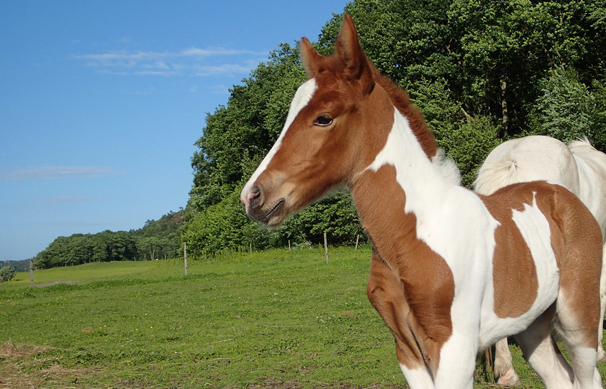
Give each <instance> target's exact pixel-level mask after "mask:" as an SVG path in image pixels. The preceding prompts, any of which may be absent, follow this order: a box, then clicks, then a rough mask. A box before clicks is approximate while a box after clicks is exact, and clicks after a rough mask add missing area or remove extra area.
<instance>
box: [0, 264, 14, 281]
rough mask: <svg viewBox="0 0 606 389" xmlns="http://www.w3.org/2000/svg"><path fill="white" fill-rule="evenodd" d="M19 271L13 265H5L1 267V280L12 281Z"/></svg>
mask: <svg viewBox="0 0 606 389" xmlns="http://www.w3.org/2000/svg"><path fill="white" fill-rule="evenodd" d="M16 273H17V271H16V270H15V268H14V267H12V266H4V267H2V268H0V282H6V281H10V280H12V279H13V278H15V274H16Z"/></svg>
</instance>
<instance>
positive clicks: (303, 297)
mask: <svg viewBox="0 0 606 389" xmlns="http://www.w3.org/2000/svg"><path fill="white" fill-rule="evenodd" d="M369 261H370V249H369V248H368V247H363V248H361V249H360V250H357V251H356V250H353V249H351V248H331V249H330V257H329V263H328V264H326V263H325V262H324V252H323V249H320V248H317V249H316V248H314V249H306V250H300V251H297V250H293V251H287V250H272V251H267V252H262V253H254V254H252V255H248V254H231V255H226V256H224V257H223V258H220V259H217V260H213V261H190V262H189V269H188V273H189V275H188V276H184V275H183V262H182V261H179V260H165V261H153V262H152V261H150V262H114V263H103V264H88V265H81V266H76V267H67V268H57V269H50V270H44V271H37V272H36V273H35V280H36V284H37V285H45V284H46V285H52V286H46V287H35V288H31V289H30V288H29V273H20V274H19V276H18V279H17V282H12V285H11V283H3V284H0V345H2V344H3V345H4V346H2V347H1V348H0V388H4V387H6V388H8V387H11V388H19V387H32V386H35V387H40V386H43V387H47V388H67V387H74V388H82V387H85V388H201V387H219V388H223V387H268V386H269V387H291V388H292V387H302V388H308V387H309V388H311V387H355V388H362V387H390V388H394V387H406V383H405V380H404V378H403V377H402V374H401V372H400V369H399V367H398V364H397V361H396V358H395V352H394V343H393V339H392V336H391V334H390V333H389V330H388V329H387V327H386V326H385V325H384V323H383V321H382V320H381V318H380V317H379V315H378V314H377V313H376V312H375V310H374V309H373V308H372V307H371V306H370V303H369V302H368V300H367V298H366V282H367V277H368V266H369ZM56 282H61V283H57V284H54V283H56ZM65 282H67V283H65ZM514 356H515V358H516V362H517V365H521V366H520V369H523V370H522V372H523V375H524V377H523V378H524V384H525V385H526V386H527V387H534V388H540V387H542V386H541V385H540V384H539V383H538V381H537V378H536V375H534V373H532V372H530V370H529V369H528V368H527V366H524V363H523V362H522V360H521V356H520V353H519V350H517V351H516V352H515V353H514ZM483 379H484V378H483V376H482V375H481V374H478V379H477V381H478V382H477V384H476V387H477V388H484V387H486V388H487V387H492V385H491V384H489V383H484V382H483ZM3 385H4V386H3ZM19 385H22V386H19Z"/></svg>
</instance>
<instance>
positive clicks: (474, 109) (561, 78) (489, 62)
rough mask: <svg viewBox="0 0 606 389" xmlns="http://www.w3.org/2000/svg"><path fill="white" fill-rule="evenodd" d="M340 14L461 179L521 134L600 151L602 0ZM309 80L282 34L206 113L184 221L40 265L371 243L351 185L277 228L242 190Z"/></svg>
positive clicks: (469, 0) (400, 4)
mask: <svg viewBox="0 0 606 389" xmlns="http://www.w3.org/2000/svg"><path fill="white" fill-rule="evenodd" d="M344 12H346V13H348V14H350V15H351V16H352V17H353V19H354V22H355V23H356V27H357V29H358V33H359V38H360V41H361V43H362V46H363V47H364V49H365V52H366V53H367V55H368V57H369V58H370V60H371V61H372V62H373V63H374V64H375V66H376V67H377V68H378V69H379V71H381V72H382V73H383V74H385V75H387V76H388V77H390V78H391V79H392V80H393V81H395V82H396V83H397V84H398V85H399V86H401V87H402V88H404V89H406V90H407V91H408V92H409V93H410V95H411V99H412V101H413V102H414V103H415V104H416V105H417V106H418V107H419V108H420V109H421V111H422V112H423V114H424V116H425V118H426V121H427V123H428V124H429V127H430V128H431V129H432V130H433V132H434V133H435V135H436V139H437V142H438V144H439V146H440V147H442V148H443V149H444V150H445V152H446V153H447V154H448V155H449V156H451V157H452V158H453V159H454V160H455V161H456V162H457V164H458V166H459V169H460V170H461V175H462V181H463V185H465V186H468V187H470V186H471V184H472V182H473V180H474V178H475V174H476V170H477V168H478V166H479V165H480V164H481V163H482V161H483V160H484V159H485V158H486V156H487V155H488V153H489V152H490V151H491V150H492V149H493V148H494V147H496V146H497V145H498V144H499V143H501V142H503V141H504V140H507V139H511V138H514V137H520V136H525V135H531V134H544V135H550V136H553V137H556V138H558V139H561V140H563V141H570V140H574V139H576V138H579V137H583V136H586V137H587V138H588V139H589V140H590V141H591V142H592V144H593V145H594V146H595V147H596V148H598V149H600V150H602V151H606V56H604V48H605V47H606V0H557V1H556V0H554V1H534V0H533V1H530V0H502V1H491V0H355V1H352V2H350V3H349V4H348V5H347V6H346V7H345V9H344ZM342 16H343V15H342V14H341V15H334V17H333V18H332V19H331V20H329V21H327V23H326V24H325V26H324V27H323V28H322V31H321V33H320V35H319V37H318V39H317V40H316V41H315V42H314V45H315V47H316V49H317V50H318V51H320V52H321V53H324V54H330V53H331V52H332V51H333V49H334V48H333V46H334V42H335V40H336V36H337V33H338V31H339V29H340V27H341V22H342ZM306 78H307V76H306V74H305V71H304V70H303V68H302V66H301V63H300V61H299V51H298V48H297V46H296V44H295V45H291V44H288V43H283V44H281V45H279V47H278V48H277V49H275V50H274V51H272V52H271V53H270V55H269V58H268V60H267V61H266V62H264V63H262V64H260V65H259V66H258V67H257V68H256V69H254V70H253V71H252V72H251V74H250V75H249V77H247V78H245V79H244V80H242V82H241V83H240V84H238V85H234V86H233V87H232V89H230V96H229V99H228V101H227V104H226V105H222V106H219V107H218V108H216V110H215V111H214V112H213V113H210V114H208V115H207V117H206V123H205V126H204V128H203V134H202V136H201V137H200V139H198V140H197V141H196V143H195V145H196V146H197V148H198V150H197V151H196V152H195V153H194V155H193V156H192V159H191V166H192V168H193V171H194V179H193V186H192V189H191V191H190V198H189V201H188V204H187V207H186V212H183V214H181V215H180V216H179V222H178V223H173V224H170V223H169V224H166V220H165V218H164V217H163V218H162V219H161V221H162V222H161V223H159V222H160V221H150V222H149V224H148V223H146V226H145V227H144V228H142V229H141V230H137V231H129V232H116V233H113V232H110V231H105V232H102V233H100V234H96V235H81V234H77V235H74V236H71V237H68V238H57V240H55V241H54V242H53V243H52V244H51V245H50V246H49V247H48V248H47V249H46V250H45V251H43V252H42V253H40V254H39V255H38V256H37V257H36V266H38V267H49V266H61V265H68V264H78V263H85V262H90V261H109V260H133V259H137V260H139V259H154V258H161V257H163V256H168V257H171V256H175V255H181V251H180V250H181V247H182V243H183V242H186V243H187V252H188V255H192V256H194V257H204V256H212V255H214V254H215V253H216V252H218V251H221V250H225V249H228V250H249V249H250V248H251V247H253V248H255V249H264V248H269V247H284V246H285V245H287V244H288V243H290V244H292V245H293V246H295V247H296V246H298V245H303V246H308V245H313V244H318V243H321V242H322V240H323V234H324V232H326V233H327V235H328V236H329V240H330V242H331V243H332V244H353V243H354V242H355V241H356V239H357V238H358V237H360V236H361V237H362V240H364V234H363V231H362V227H361V225H360V222H359V219H358V216H357V212H356V210H355V207H354V205H353V202H352V200H351V197H350V195H349V194H348V193H347V192H346V191H342V192H337V193H335V194H333V195H331V196H329V197H327V198H326V199H324V200H322V201H320V202H318V203H316V204H314V205H312V206H310V207H308V208H306V209H305V210H303V211H301V212H300V213H299V214H297V215H295V216H293V217H290V218H289V219H287V220H286V221H285V223H284V225H283V226H281V227H280V228H276V229H269V228H266V227H263V226H260V225H259V224H258V223H255V222H253V221H251V220H249V219H248V218H247V216H246V215H245V213H244V212H243V207H242V205H241V203H240V200H239V193H240V191H241V188H242V186H243V185H244V183H245V181H246V180H247V179H248V177H250V175H251V174H252V173H253V171H254V170H255V168H256V167H257V165H258V164H259V163H260V162H261V160H262V158H263V157H264V156H265V154H266V153H267V151H268V150H269V149H270V148H271V146H272V145H273V143H274V141H275V140H276V139H277V137H278V135H279V133H280V131H281V130H282V126H283V124H284V122H285V119H286V115H287V113H288V109H289V105H290V102H291V100H292V98H293V96H294V93H295V91H296V89H297V88H298V86H299V85H300V84H301V83H302V82H304V81H305V79H306ZM174 215H175V214H172V213H171V216H170V217H168V219H171V218H172V217H173V216H174ZM167 216H168V215H167ZM156 223H159V224H156ZM169 225H170V227H168V226H169ZM152 231H154V232H153V233H152Z"/></svg>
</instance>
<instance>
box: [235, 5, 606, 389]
mask: <svg viewBox="0 0 606 389" xmlns="http://www.w3.org/2000/svg"><path fill="white" fill-rule="evenodd" d="M301 57H302V61H303V63H304V66H305V68H306V70H307V72H308V75H309V77H310V78H309V80H308V81H307V82H305V83H304V84H303V85H301V87H300V88H299V89H298V91H297V93H296V95H295V97H294V99H293V102H292V105H291V108H290V111H289V113H288V117H287V119H286V123H285V126H284V129H283V131H282V133H281V134H280V137H279V138H278V140H277V141H276V143H275V145H274V146H273V148H272V149H271V151H270V152H269V153H268V155H267V156H266V157H265V159H264V160H263V162H262V163H261V165H260V166H259V167H258V169H257V171H256V172H255V173H254V174H253V176H252V177H251V178H250V180H249V181H248V183H247V184H246V186H245V187H244V189H243V190H242V195H241V199H242V202H243V203H244V205H245V206H246V211H247V213H248V215H250V216H251V217H252V218H254V219H256V220H258V221H261V222H263V223H266V224H269V225H272V226H275V225H279V224H280V223H282V221H283V220H284V218H285V217H286V216H287V215H289V214H290V213H293V212H296V211H298V210H299V209H301V208H302V207H304V206H306V205H307V204H309V203H310V202H312V201H314V200H316V199H318V198H319V197H321V196H323V195H324V194H326V193H327V192H328V191H330V190H331V189H334V188H336V187H339V186H347V187H348V188H349V189H350V190H351V192H352V195H353V199H354V201H355V204H356V207H357V209H358V212H359V215H360V218H361V220H362V223H363V225H364V228H365V229H366V231H367V233H368V236H369V237H370V239H371V241H372V244H373V254H372V261H371V265H370V278H369V282H368V290H367V292H368V298H369V299H370V302H371V303H372V305H373V306H374V307H375V308H376V310H377V311H378V312H379V314H380V315H381V317H382V318H383V320H384V321H385V323H386V324H387V326H388V327H389V329H390V330H391V332H392V334H393V336H394V338H395V342H396V353H397V357H398V361H399V363H400V366H401V369H402V371H403V373H404V375H405V377H406V380H407V381H408V383H409V385H410V386H411V387H412V388H449V389H451V388H472V387H473V375H474V369H475V360H476V354H477V352H478V351H479V350H481V349H483V348H485V347H488V346H489V345H491V344H493V343H494V342H495V341H497V340H499V339H501V338H503V337H505V336H508V335H512V334H516V339H517V340H518V342H519V344H520V346H521V348H522V350H523V352H524V355H525V357H526V358H527V360H528V362H529V363H530V364H531V366H532V367H533V368H534V369H535V370H536V372H537V373H538V374H539V376H540V377H541V378H542V379H543V381H544V382H545V385H546V387H547V388H573V387H574V388H601V387H602V386H601V378H600V375H599V373H598V371H597V369H596V368H595V364H596V355H597V328H598V319H599V310H600V300H599V282H600V269H601V255H602V249H601V246H602V244H601V242H602V237H601V232H600V227H599V226H598V224H597V222H596V221H595V219H594V218H593V216H592V215H591V214H590V213H589V211H588V210H587V208H585V206H584V205H583V204H582V203H581V202H580V201H579V200H578V199H577V198H576V197H575V196H574V195H573V194H571V193H570V192H568V191H567V190H566V189H564V188H562V187H560V186H555V185H549V184H547V183H545V182H535V183H528V184H518V185H513V186H510V187H507V188H504V189H502V190H500V191H498V192H496V193H495V194H493V195H491V196H479V195H476V194H474V193H473V192H471V191H468V190H466V189H464V188H462V187H460V186H457V185H454V184H452V183H451V182H449V180H448V179H446V178H445V175H444V173H443V171H444V169H443V162H442V161H441V158H440V157H439V156H438V150H437V147H436V143H435V140H434V137H433V135H432V133H431V132H430V131H429V130H428V129H427V127H426V124H425V122H424V120H423V117H422V116H421V114H420V113H419V112H418V111H417V110H416V109H415V108H414V107H413V106H412V105H411V104H410V102H409V99H408V95H407V94H406V93H405V92H404V91H402V90H400V89H399V88H397V87H396V86H395V85H394V84H393V83H392V82H391V81H389V80H387V79H386V78H384V77H382V76H381V75H379V73H378V71H377V70H376V69H375V68H374V67H373V65H372V64H371V63H370V61H369V60H368V59H367V58H366V56H365V54H364V52H363V50H362V48H361V46H360V44H359V42H358V37H357V34H356V30H355V27H354V25H353V22H352V20H351V18H350V17H349V16H346V17H345V21H344V24H343V27H342V29H341V32H340V34H339V37H338V39H337V42H336V53H334V54H333V55H331V56H329V57H323V56H321V55H320V54H319V53H317V52H316V51H315V50H314V49H313V47H312V46H311V44H310V43H309V41H308V40H306V39H305V38H303V40H302V42H301ZM554 326H555V328H556V329H557V330H558V331H559V333H560V334H561V336H562V338H563V339H564V341H565V343H566V345H567V347H568V349H569V351H570V354H571V357H572V365H573V366H572V368H571V367H570V366H569V365H568V364H567V363H566V361H565V360H564V358H563V357H562V356H561V354H560V353H559V350H558V349H557V346H556V345H555V344H554V343H553V342H552V340H551V338H550V333H551V329H552V328H553V327H554Z"/></svg>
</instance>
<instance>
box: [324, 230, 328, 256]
mask: <svg viewBox="0 0 606 389" xmlns="http://www.w3.org/2000/svg"><path fill="white" fill-rule="evenodd" d="M324 257H325V258H326V263H328V241H327V240H326V231H324Z"/></svg>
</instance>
